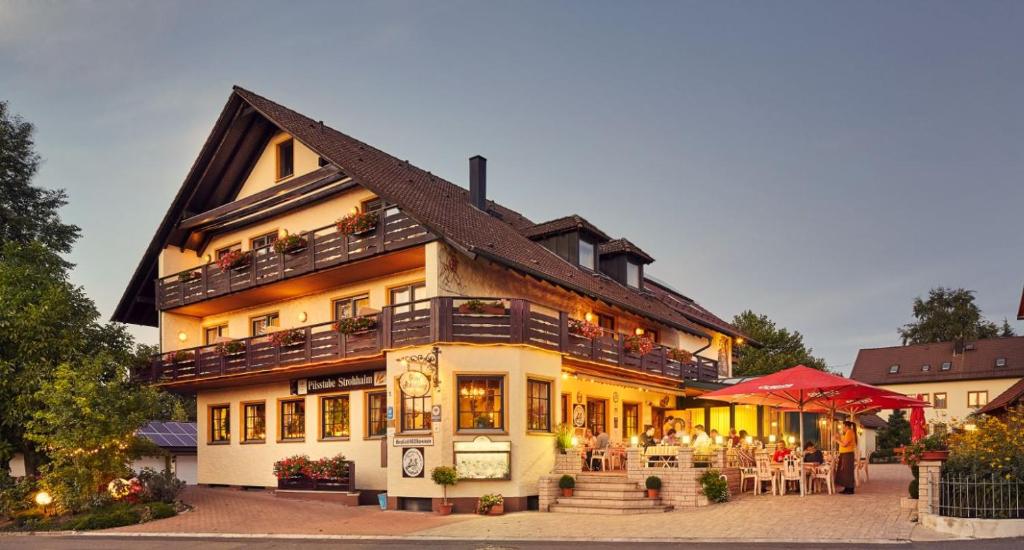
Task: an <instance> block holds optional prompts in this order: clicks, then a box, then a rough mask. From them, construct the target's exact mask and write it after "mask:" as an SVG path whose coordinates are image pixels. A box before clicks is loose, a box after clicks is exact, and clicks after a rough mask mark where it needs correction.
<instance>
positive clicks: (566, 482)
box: [558, 474, 576, 497]
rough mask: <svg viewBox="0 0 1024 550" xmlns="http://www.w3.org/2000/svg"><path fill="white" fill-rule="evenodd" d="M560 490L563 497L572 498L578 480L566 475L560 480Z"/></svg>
mask: <svg viewBox="0 0 1024 550" xmlns="http://www.w3.org/2000/svg"><path fill="white" fill-rule="evenodd" d="M558 488H559V489H561V490H562V496H563V497H571V496H572V490H573V489H575V488H576V478H574V477H572V476H571V475H569V474H565V475H564V476H562V477H561V479H559V480H558Z"/></svg>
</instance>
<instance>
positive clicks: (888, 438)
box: [875, 409, 910, 449]
mask: <svg viewBox="0 0 1024 550" xmlns="http://www.w3.org/2000/svg"><path fill="white" fill-rule="evenodd" d="M909 444H910V421H908V420H907V415H906V413H905V412H903V411H902V410H899V409H897V410H895V411H893V412H892V414H890V415H889V420H888V421H886V425H885V426H883V427H882V428H879V430H878V437H877V439H876V440H875V445H876V446H877V447H878V448H879V449H895V448H897V447H902V446H903V445H909Z"/></svg>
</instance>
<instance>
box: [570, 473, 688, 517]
mask: <svg viewBox="0 0 1024 550" xmlns="http://www.w3.org/2000/svg"><path fill="white" fill-rule="evenodd" d="M671 509H672V506H668V505H665V504H663V503H662V501H661V499H660V498H659V499H655V498H647V491H646V490H645V489H644V488H642V487H640V485H638V484H637V483H636V482H635V481H630V480H629V478H628V477H627V476H624V475H608V474H586V473H583V474H578V475H577V476H576V489H575V490H574V491H573V496H571V497H558V498H557V499H555V503H554V504H552V505H551V506H550V510H551V511H552V512H564V513H571V514H605V515H624V514H656V513H662V512H667V511H669V510H671Z"/></svg>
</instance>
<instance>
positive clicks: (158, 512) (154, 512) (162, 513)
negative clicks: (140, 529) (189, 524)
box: [147, 502, 178, 519]
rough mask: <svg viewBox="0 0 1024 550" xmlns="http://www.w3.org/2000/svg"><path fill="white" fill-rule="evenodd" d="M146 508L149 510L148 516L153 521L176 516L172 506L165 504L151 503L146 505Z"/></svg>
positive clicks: (176, 513)
mask: <svg viewBox="0 0 1024 550" xmlns="http://www.w3.org/2000/svg"><path fill="white" fill-rule="evenodd" d="M147 508H149V515H150V517H152V518H153V519H164V518H170V517H174V516H176V515H178V511H177V510H175V509H174V505H172V504H168V503H166V502H151V503H149V504H148V505H147Z"/></svg>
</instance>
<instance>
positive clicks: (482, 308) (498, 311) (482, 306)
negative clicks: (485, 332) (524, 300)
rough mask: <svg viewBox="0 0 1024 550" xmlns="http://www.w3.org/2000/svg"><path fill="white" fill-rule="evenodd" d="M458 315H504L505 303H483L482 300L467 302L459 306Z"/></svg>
mask: <svg viewBox="0 0 1024 550" xmlns="http://www.w3.org/2000/svg"><path fill="white" fill-rule="evenodd" d="M459 313H462V314H469V313H475V314H486V315H504V314H505V303H504V302H502V301H501V300H492V301H487V302H485V301H483V300H476V299H473V300H469V301H468V302H463V303H461V304H459Z"/></svg>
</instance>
